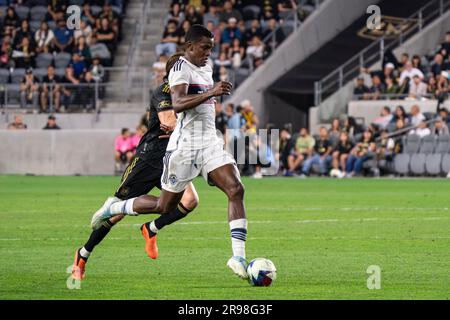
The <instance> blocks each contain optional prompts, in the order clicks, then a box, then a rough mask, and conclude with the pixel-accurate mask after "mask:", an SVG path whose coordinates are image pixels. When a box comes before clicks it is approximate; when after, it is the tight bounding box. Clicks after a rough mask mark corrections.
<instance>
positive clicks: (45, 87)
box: [41, 65, 61, 112]
mask: <svg viewBox="0 0 450 320" xmlns="http://www.w3.org/2000/svg"><path fill="white" fill-rule="evenodd" d="M60 81H61V79H60V78H59V77H58V76H57V75H56V74H55V68H54V67H53V66H52V65H50V66H48V67H47V75H45V76H44V77H43V78H42V93H41V110H42V111H43V112H46V111H47V109H48V104H49V98H50V99H51V106H54V108H55V111H56V112H59V111H60V104H61V86H60V85H59V82H60Z"/></svg>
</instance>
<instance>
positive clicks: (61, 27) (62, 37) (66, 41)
mask: <svg viewBox="0 0 450 320" xmlns="http://www.w3.org/2000/svg"><path fill="white" fill-rule="evenodd" d="M53 33H54V34H55V37H54V38H53V41H52V46H53V51H54V52H69V53H70V52H71V51H72V46H73V43H74V38H73V30H71V29H69V28H67V26H66V20H64V19H60V20H58V22H57V28H56V29H55V30H54V32H53Z"/></svg>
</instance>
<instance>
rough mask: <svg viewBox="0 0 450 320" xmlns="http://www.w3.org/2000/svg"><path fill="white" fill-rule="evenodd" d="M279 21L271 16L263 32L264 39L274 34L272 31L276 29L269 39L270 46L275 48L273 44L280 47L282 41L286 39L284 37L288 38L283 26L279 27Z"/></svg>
mask: <svg viewBox="0 0 450 320" xmlns="http://www.w3.org/2000/svg"><path fill="white" fill-rule="evenodd" d="M277 27H278V22H277V20H276V19H275V18H270V19H269V20H268V21H267V29H266V30H265V31H264V32H263V34H262V38H261V39H262V40H266V38H267V37H268V36H269V35H270V34H272V32H273V31H274V30H275V29H276V31H275V33H274V34H272V37H271V38H270V39H269V40H268V41H269V46H270V47H271V48H272V49H274V48H273V45H274V46H275V48H276V47H278V46H279V45H280V43H282V42H283V41H284V39H286V35H285V34H284V32H283V29H282V28H278V29H277Z"/></svg>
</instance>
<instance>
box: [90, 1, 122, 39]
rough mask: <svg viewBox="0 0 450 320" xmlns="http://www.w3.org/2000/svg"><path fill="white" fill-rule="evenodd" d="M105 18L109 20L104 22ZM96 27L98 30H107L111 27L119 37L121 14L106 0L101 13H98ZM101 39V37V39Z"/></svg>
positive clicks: (115, 35)
mask: <svg viewBox="0 0 450 320" xmlns="http://www.w3.org/2000/svg"><path fill="white" fill-rule="evenodd" d="M103 20H106V21H107V22H104V21H103ZM95 26H96V29H97V30H101V29H104V30H107V29H108V31H109V29H111V31H112V33H113V34H114V37H118V35H119V33H120V30H119V16H118V15H117V13H116V12H115V11H114V10H113V9H112V6H111V5H110V4H109V3H108V1H105V2H104V5H103V9H102V11H100V14H99V15H98V17H97V19H96V25H95ZM99 40H100V39H99Z"/></svg>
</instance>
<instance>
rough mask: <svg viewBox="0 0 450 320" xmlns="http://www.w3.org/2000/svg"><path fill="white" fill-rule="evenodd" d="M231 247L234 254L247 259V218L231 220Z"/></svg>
mask: <svg viewBox="0 0 450 320" xmlns="http://www.w3.org/2000/svg"><path fill="white" fill-rule="evenodd" d="M230 232H231V248H232V249H233V256H235V257H236V256H237V257H242V258H244V259H245V240H247V219H237V220H233V221H230Z"/></svg>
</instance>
